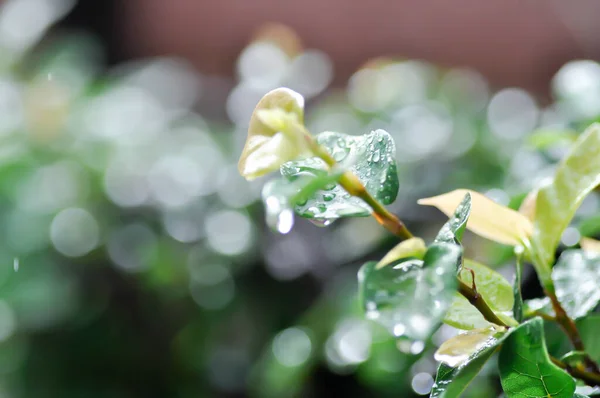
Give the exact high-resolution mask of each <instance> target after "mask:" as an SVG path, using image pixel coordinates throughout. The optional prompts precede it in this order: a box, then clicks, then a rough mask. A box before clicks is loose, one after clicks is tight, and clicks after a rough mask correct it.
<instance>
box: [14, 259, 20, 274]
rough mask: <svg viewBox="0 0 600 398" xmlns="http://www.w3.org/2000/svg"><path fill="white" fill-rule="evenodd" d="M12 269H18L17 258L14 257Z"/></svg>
mask: <svg viewBox="0 0 600 398" xmlns="http://www.w3.org/2000/svg"><path fill="white" fill-rule="evenodd" d="M13 269H14V270H15V272H17V271H19V258H18V257H15V258H14V259H13Z"/></svg>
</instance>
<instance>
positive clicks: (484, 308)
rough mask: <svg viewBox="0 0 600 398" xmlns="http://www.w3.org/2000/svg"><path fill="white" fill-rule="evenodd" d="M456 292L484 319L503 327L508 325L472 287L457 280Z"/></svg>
mask: <svg viewBox="0 0 600 398" xmlns="http://www.w3.org/2000/svg"><path fill="white" fill-rule="evenodd" d="M458 292H459V293H460V294H462V295H463V297H465V298H466V299H467V300H469V303H471V304H472V305H473V306H474V307H475V308H477V309H478V310H479V312H481V315H483V317H484V318H485V320H486V321H488V322H491V323H495V324H496V325H499V326H504V327H505V328H509V327H510V326H509V325H507V324H506V323H504V322H503V321H502V320H501V319H500V318H498V316H497V315H496V314H495V313H494V311H492V309H491V308H490V307H489V306H488V304H487V303H486V302H485V300H484V298H483V297H482V296H481V294H479V293H477V292H476V291H475V290H474V289H473V288H472V287H470V286H469V285H467V284H466V283H464V282H463V281H461V280H460V279H459V280H458Z"/></svg>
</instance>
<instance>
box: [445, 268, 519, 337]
mask: <svg viewBox="0 0 600 398" xmlns="http://www.w3.org/2000/svg"><path fill="white" fill-rule="evenodd" d="M471 270H472V271H473V272H474V273H475V284H476V287H477V292H479V294H481V295H482V297H483V298H484V300H485V301H486V303H487V304H488V305H489V306H490V308H491V309H492V310H493V311H494V312H496V313H497V315H500V314H501V313H506V312H510V311H512V308H513V304H514V296H513V288H512V286H511V284H510V283H509V282H508V281H507V280H506V279H505V278H504V277H503V276H502V275H500V274H499V273H498V272H496V271H494V270H493V269H491V268H489V267H486V266H485V265H483V264H480V263H477V262H475V261H473V260H468V259H466V260H465V264H464V267H463V269H462V270H461V272H460V277H461V279H462V280H463V281H464V282H465V283H466V284H467V285H469V286H471V285H472V283H473V277H472V274H471ZM513 322H514V321H513ZM513 322H510V323H513ZM444 323H447V324H448V325H450V326H454V327H456V328H458V329H464V330H470V329H476V328H484V327H487V326H489V325H490V324H489V322H487V321H486V320H485V319H484V318H483V316H482V315H481V313H480V312H479V311H478V310H477V309H476V308H475V307H474V306H473V305H471V303H469V302H468V300H467V299H465V298H464V297H462V296H460V295H456V296H455V297H454V299H453V300H452V304H451V306H450V308H449V310H448V312H447V313H446V316H445V317H444Z"/></svg>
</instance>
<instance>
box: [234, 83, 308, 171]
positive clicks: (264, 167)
mask: <svg viewBox="0 0 600 398" xmlns="http://www.w3.org/2000/svg"><path fill="white" fill-rule="evenodd" d="M303 123H304V98H303V97H302V96H301V95H300V94H298V93H296V92H295V91H292V90H290V89H288V88H278V89H275V90H273V91H270V92H268V93H267V94H265V96H264V97H263V98H262V99H261V100H260V101H259V103H258V105H256V108H255V109H254V112H253V113H252V117H251V118H250V124H249V127H248V137H247V139H246V144H245V145H244V149H243V150H242V154H241V156H240V160H239V162H238V170H239V172H240V174H241V175H242V176H243V177H245V178H246V179H248V180H253V179H255V178H257V177H260V176H262V175H265V174H268V173H270V172H272V171H276V170H278V169H279V167H280V166H281V165H282V164H283V163H285V162H287V161H289V160H293V159H296V158H298V157H302V156H309V155H311V152H310V149H309V145H308V142H309V141H308V140H309V139H310V137H308V136H307V134H306V133H305V130H304V129H303V127H302V126H303Z"/></svg>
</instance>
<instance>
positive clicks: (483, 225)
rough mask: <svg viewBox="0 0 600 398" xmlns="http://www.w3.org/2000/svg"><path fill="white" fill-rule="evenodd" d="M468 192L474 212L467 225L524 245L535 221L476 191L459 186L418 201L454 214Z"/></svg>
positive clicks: (482, 233)
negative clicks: (459, 187) (450, 190)
mask: <svg viewBox="0 0 600 398" xmlns="http://www.w3.org/2000/svg"><path fill="white" fill-rule="evenodd" d="M467 193H470V194H471V215H470V216H469V221H468V222H467V229H469V230H470V231H472V232H474V233H476V234H477V235H480V236H482V237H484V238H487V239H490V240H493V241H496V242H498V243H503V244H505V245H511V246H517V245H521V244H522V243H523V242H525V241H527V240H528V239H529V237H530V236H531V234H532V231H533V225H532V223H531V221H530V220H529V219H528V218H527V217H526V216H524V215H523V214H520V213H519V212H517V211H515V210H512V209H509V208H508V207H505V206H502V205H499V204H498V203H496V202H494V201H493V200H491V199H489V198H487V197H485V196H484V195H482V194H480V193H478V192H475V191H470V190H467V189H457V190H454V191H452V192H448V193H446V194H443V195H439V196H434V197H431V198H425V199H420V200H419V202H418V203H419V204H421V205H426V206H434V207H437V208H438V209H439V210H441V211H442V212H444V214H446V215H447V216H448V217H450V216H452V214H453V213H454V210H455V209H456V207H457V206H458V205H459V204H460V202H461V200H462V199H463V198H464V197H465V195H466V194H467Z"/></svg>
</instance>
